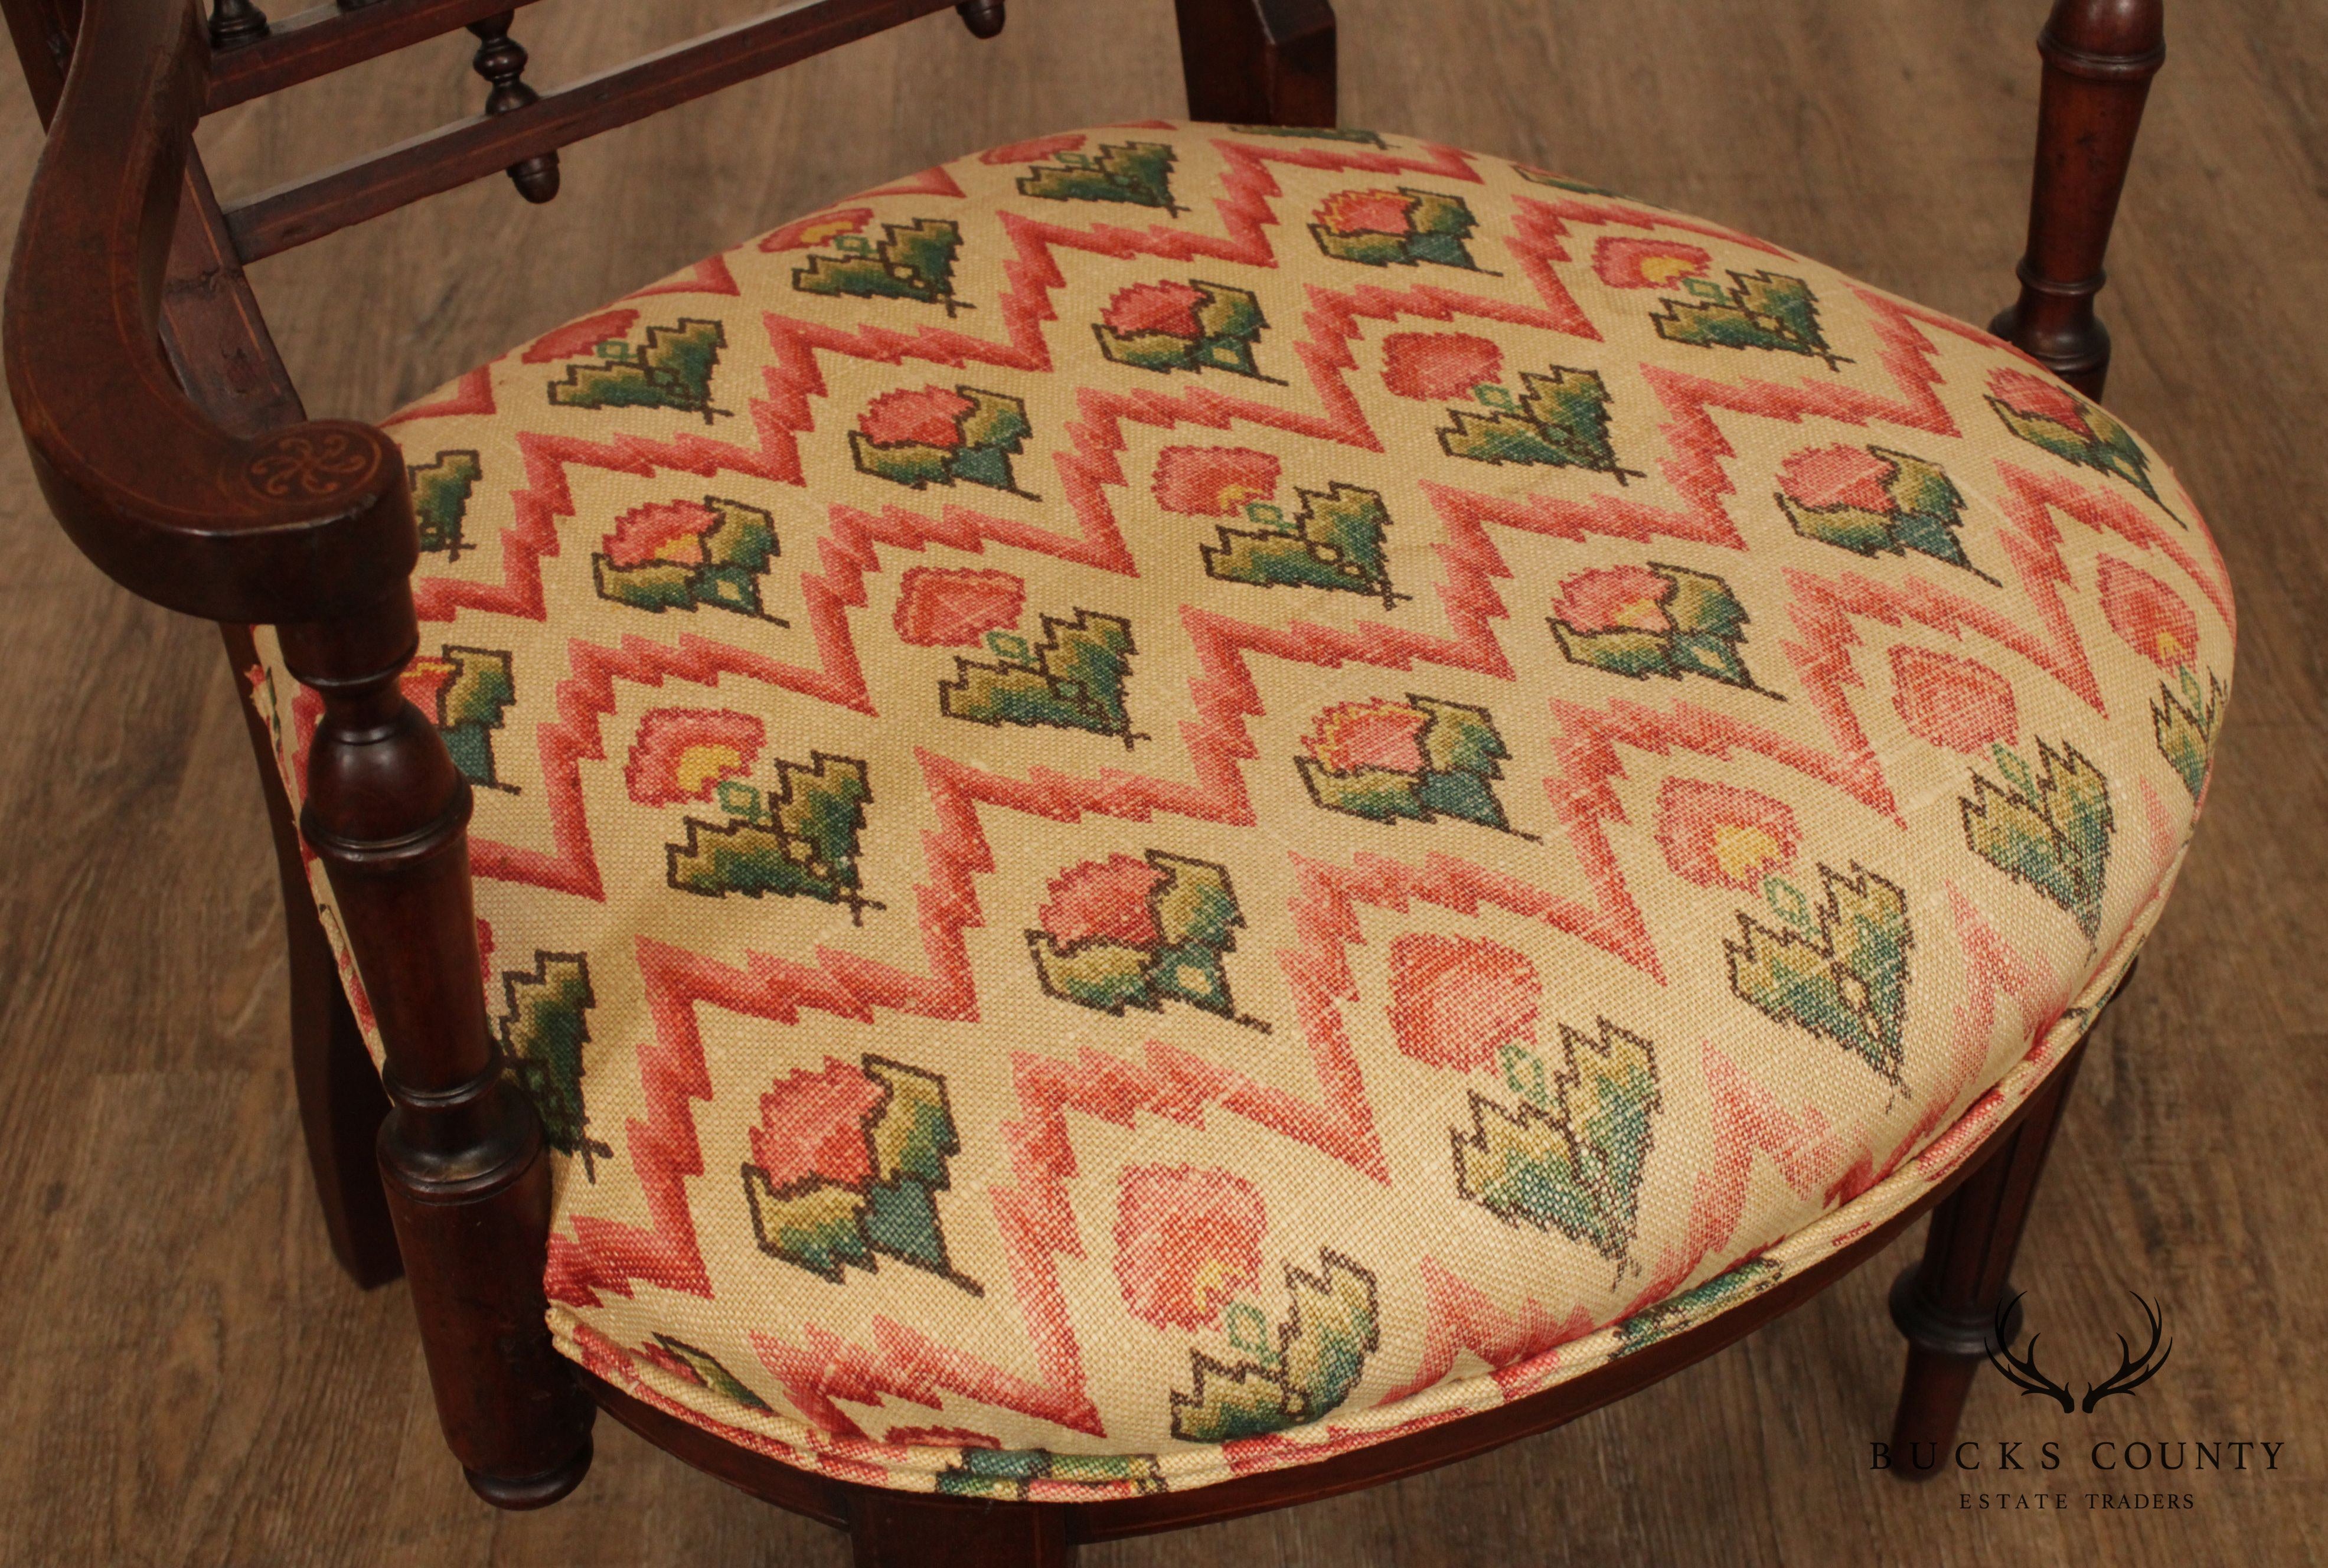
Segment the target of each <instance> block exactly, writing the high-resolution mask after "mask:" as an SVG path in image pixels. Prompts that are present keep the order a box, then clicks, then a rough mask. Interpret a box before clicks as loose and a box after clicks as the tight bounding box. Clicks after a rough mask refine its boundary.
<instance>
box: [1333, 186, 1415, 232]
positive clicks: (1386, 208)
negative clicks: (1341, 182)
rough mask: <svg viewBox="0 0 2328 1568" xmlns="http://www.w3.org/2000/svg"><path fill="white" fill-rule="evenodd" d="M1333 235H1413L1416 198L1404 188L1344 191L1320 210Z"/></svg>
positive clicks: (1335, 195) (1334, 196) (1334, 195)
mask: <svg viewBox="0 0 2328 1568" xmlns="http://www.w3.org/2000/svg"><path fill="white" fill-rule="evenodd" d="M1318 221H1319V224H1320V225H1321V226H1323V227H1324V229H1325V230H1326V231H1327V232H1328V233H1329V234H1409V233H1412V232H1413V230H1414V198H1413V197H1412V196H1410V195H1407V194H1406V193H1405V192H1402V191H1340V192H1336V193H1335V194H1333V195H1331V196H1328V197H1327V198H1326V200H1325V203H1324V204H1323V205H1322V206H1320V207H1319V209H1318Z"/></svg>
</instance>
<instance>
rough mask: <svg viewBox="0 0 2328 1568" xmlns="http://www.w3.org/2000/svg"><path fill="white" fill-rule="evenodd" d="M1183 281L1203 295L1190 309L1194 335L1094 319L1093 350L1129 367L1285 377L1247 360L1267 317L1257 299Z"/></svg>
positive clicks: (1216, 285) (1220, 285)
mask: <svg viewBox="0 0 2328 1568" xmlns="http://www.w3.org/2000/svg"><path fill="white" fill-rule="evenodd" d="M1188 286H1189V287H1190V288H1193V289H1195V290H1196V291H1197V294H1199V295H1200V296H1203V303H1202V304H1200V305H1197V307H1196V309H1195V315H1196V318H1197V336H1195V337H1194V338H1186V337H1182V336H1180V335H1179V334H1178V333H1169V332H1135V333H1122V332H1119V331H1117V330H1116V329H1115V328H1114V327H1112V326H1110V325H1109V324H1107V323H1106V322H1103V321H1101V322H1094V323H1093V324H1092V333H1093V335H1094V336H1095V337H1097V338H1098V340H1099V352H1101V353H1103V354H1104V355H1105V356H1106V357H1107V358H1109V359H1111V360H1112V361H1115V362H1116V363H1117V364H1120V365H1130V366H1131V367H1132V368H1134V369H1135V370H1142V371H1165V372H1169V371H1227V372H1228V373H1229V374H1231V375H1236V376H1246V377H1250V378H1251V379H1253V380H1256V381H1267V382H1269V383H1271V384H1272V385H1273V386H1283V385H1284V384H1285V383H1284V382H1282V381H1281V380H1278V379H1277V378H1276V377H1275V376H1265V375H1263V374H1262V373H1261V369H1260V367H1259V365H1258V364H1256V363H1255V362H1254V360H1253V349H1254V347H1255V346H1256V345H1258V344H1259V343H1260V342H1261V334H1262V333H1263V332H1265V331H1267V330H1268V328H1269V320H1268V318H1267V317H1266V316H1264V315H1262V310H1261V301H1260V299H1259V298H1257V297H1256V296H1253V294H1251V293H1249V292H1248V291H1246V290H1244V289H1242V288H1232V287H1230V286H1228V285H1227V284H1225V283H1205V282H1202V281H1200V280H1198V279H1196V278H1191V279H1189V280H1188Z"/></svg>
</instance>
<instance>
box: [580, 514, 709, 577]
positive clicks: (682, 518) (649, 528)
mask: <svg viewBox="0 0 2328 1568" xmlns="http://www.w3.org/2000/svg"><path fill="white" fill-rule="evenodd" d="M718 521H719V514H718V512H714V511H712V510H711V509H710V508H709V507H708V506H706V505H704V504H703V503H702V502H699V501H659V502H649V503H648V504H646V505H644V506H634V507H633V508H632V509H631V510H630V511H628V512H624V513H623V515H622V516H620V517H618V518H616V519H615V531H614V532H612V533H610V534H608V535H607V536H606V559H608V560H610V561H612V562H613V563H614V564H615V565H616V566H618V567H636V566H644V565H646V564H647V563H648V562H649V561H659V560H661V561H674V562H677V563H678V564H680V565H681V566H690V567H693V566H701V565H702V564H703V535H704V531H705V530H708V529H709V528H712V527H713V526H715V525H716V524H718Z"/></svg>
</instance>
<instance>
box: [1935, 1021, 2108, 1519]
mask: <svg viewBox="0 0 2328 1568" xmlns="http://www.w3.org/2000/svg"><path fill="white" fill-rule="evenodd" d="M2084 1056H2085V1042H2084V1041H2083V1040H2080V1041H2079V1043H2078V1045H2077V1046H2076V1047H2073V1048H2072V1049H2071V1051H2070V1057H2069V1059H2068V1060H2067V1061H2065V1062H2063V1063H2062V1064H2061V1065H2060V1066H2059V1067H2057V1068H2055V1069H2054V1072H2053V1075H2052V1076H2051V1078H2049V1079H2048V1080H2046V1082H2045V1084H2044V1086H2043V1087H2042V1088H2040V1089H2039V1090H2038V1091H2037V1093H2036V1094H2035V1096H2034V1097H2033V1098H2032V1101H2031V1103H2030V1104H2029V1108H2028V1110H2027V1111H2026V1112H2025V1113H2023V1116H2022V1117H2021V1119H2020V1120H2019V1121H2018V1122H2015V1123H2014V1126H2013V1128H2012V1130H2011V1131H2008V1132H2006V1133H2005V1134H2004V1137H2003V1138H2001V1139H2000V1140H1999V1141H1997V1144H1996V1147H1995V1150H1993V1151H1992V1152H1991V1153H1989V1155H1988V1156H1987V1157H1986V1158H1985V1160H1983V1161H1982V1162H1981V1166H1980V1169H1977V1170H1976V1171H1974V1172H1973V1173H1972V1175H1971V1176H1969V1177H1967V1178H1966V1179H1965V1181H1964V1184H1963V1185H1962V1186H1960V1187H1958V1188H1957V1189H1956V1191H1954V1192H1953V1193H1951V1194H1949V1195H1948V1198H1947V1199H1946V1200H1945V1201H1944V1202H1942V1203H1941V1204H1940V1205H1939V1207H1937V1208H1935V1209H1933V1210H1932V1226H1931V1230H1930V1232H1929V1235H1927V1236H1926V1237H1925V1241H1924V1258H1923V1262H1922V1263H1918V1264H1915V1265H1913V1266H1911V1267H1910V1268H1909V1269H1908V1270H1906V1271H1905V1272H1902V1273H1901V1276H1900V1278H1899V1280H1898V1281H1897V1282H1895V1283H1894V1284H1893V1285H1892V1287H1891V1320H1892V1321H1893V1322H1894V1323H1896V1324H1898V1325H1899V1326H1900V1332H1901V1333H1902V1334H1904V1335H1906V1336H1907V1338H1908V1372H1907V1376H1906V1377H1905V1379H1904V1380H1903V1381H1902V1382H1901V1385H1900V1409H1899V1413H1898V1414H1897V1415H1896V1416H1894V1417H1893V1419H1892V1423H1891V1473H1892V1474H1893V1475H1894V1476H1896V1477H1898V1478H1899V1479H1901V1480H1910V1481H1920V1480H1929V1479H1931V1478H1932V1477H1933V1476H1935V1475H1938V1473H1939V1471H1940V1469H1941V1467H1942V1466H1943V1464H1944V1463H1945V1461H1946V1460H1947V1458H1948V1450H1949V1446H1950V1445H1951V1444H1952V1443H1954V1442H1955V1441H1956V1434H1957V1419H1958V1418H1959V1417H1960V1416H1962V1415H1963V1413H1964V1404H1965V1395H1966V1394H1967V1393H1968V1392H1969V1391H1970V1390H1971V1388H1972V1379H1973V1374H1974V1373H1976V1372H1977V1371H1978V1370H1979V1369H1980V1364H1981V1363H1982V1361H1984V1360H1985V1359H1986V1358H1987V1353H1988V1344H1989V1336H1990V1335H1991V1334H1993V1333H1994V1332H1995V1322H1996V1313H1997V1309H1998V1307H1999V1306H2000V1305H2002V1304H2003V1303H2004V1300H2006V1298H2007V1297H2008V1295H2010V1294H2011V1292H2012V1287H2011V1286H2010V1285H2008V1284H2007V1283H2006V1282H2005V1275H2006V1273H2007V1272H2009V1271H2010V1270H2011V1269H2012V1267H2013V1254H2014V1251H2015V1250H2016V1249H2017V1248H2018V1247H2019V1246H2020V1244H2021V1229H2022V1226H2023V1224H2024V1223H2026V1221H2027V1220H2028V1217H2029V1201H2030V1199H2031V1198H2032V1197H2034V1196H2036V1192H2037V1179H2038V1178H2039V1177H2041V1176H2042V1175H2043V1174H2044V1170H2045V1155H2046V1153H2047V1151H2048V1150H2051V1147H2052V1144H2053V1133H2054V1131H2055V1129H2056V1128H2058V1127H2059V1126H2060V1121H2061V1107H2062V1105H2063V1104H2064V1103H2066V1102H2067V1101H2068V1099H2069V1094H2070V1084H2071V1083H2072V1082H2074V1081H2075V1079H2076V1077H2077V1074H2078V1065H2079V1062H2080V1061H2081V1060H2083V1058H2084Z"/></svg>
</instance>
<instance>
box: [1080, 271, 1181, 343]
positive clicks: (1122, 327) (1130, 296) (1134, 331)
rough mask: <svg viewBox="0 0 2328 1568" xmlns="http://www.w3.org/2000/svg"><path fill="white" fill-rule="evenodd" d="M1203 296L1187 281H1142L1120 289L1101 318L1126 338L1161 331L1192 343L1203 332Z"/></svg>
mask: <svg viewBox="0 0 2328 1568" xmlns="http://www.w3.org/2000/svg"><path fill="white" fill-rule="evenodd" d="M1204 303H1205V296H1204V295H1203V294H1202V293H1201V292H1199V291H1198V290H1197V289H1195V288H1192V287H1190V286H1188V285H1187V284H1185V283H1139V284H1134V285H1132V286H1131V287H1130V288H1126V289H1122V290H1120V291H1118V293H1117V294H1116V296H1115V297H1114V298H1113V299H1112V300H1110V301H1108V305H1107V309H1106V310H1105V311H1103V312H1102V313H1101V315H1100V320H1101V321H1103V322H1104V323H1106V324H1107V325H1108V326H1109V328H1111V329H1112V331H1114V332H1115V333H1118V334H1119V335H1120V336H1123V337H1140V336H1142V335H1143V334H1145V333H1152V332H1160V333H1168V334H1169V335H1170V336H1172V337H1176V338H1187V340H1188V341H1189V342H1190V343H1194V342H1196V341H1197V339H1198V338H1200V337H1202V336H1203V335H1204V328H1203V326H1202V325H1200V324H1198V322H1197V307H1198V306H1199V305H1203V304H1204Z"/></svg>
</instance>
